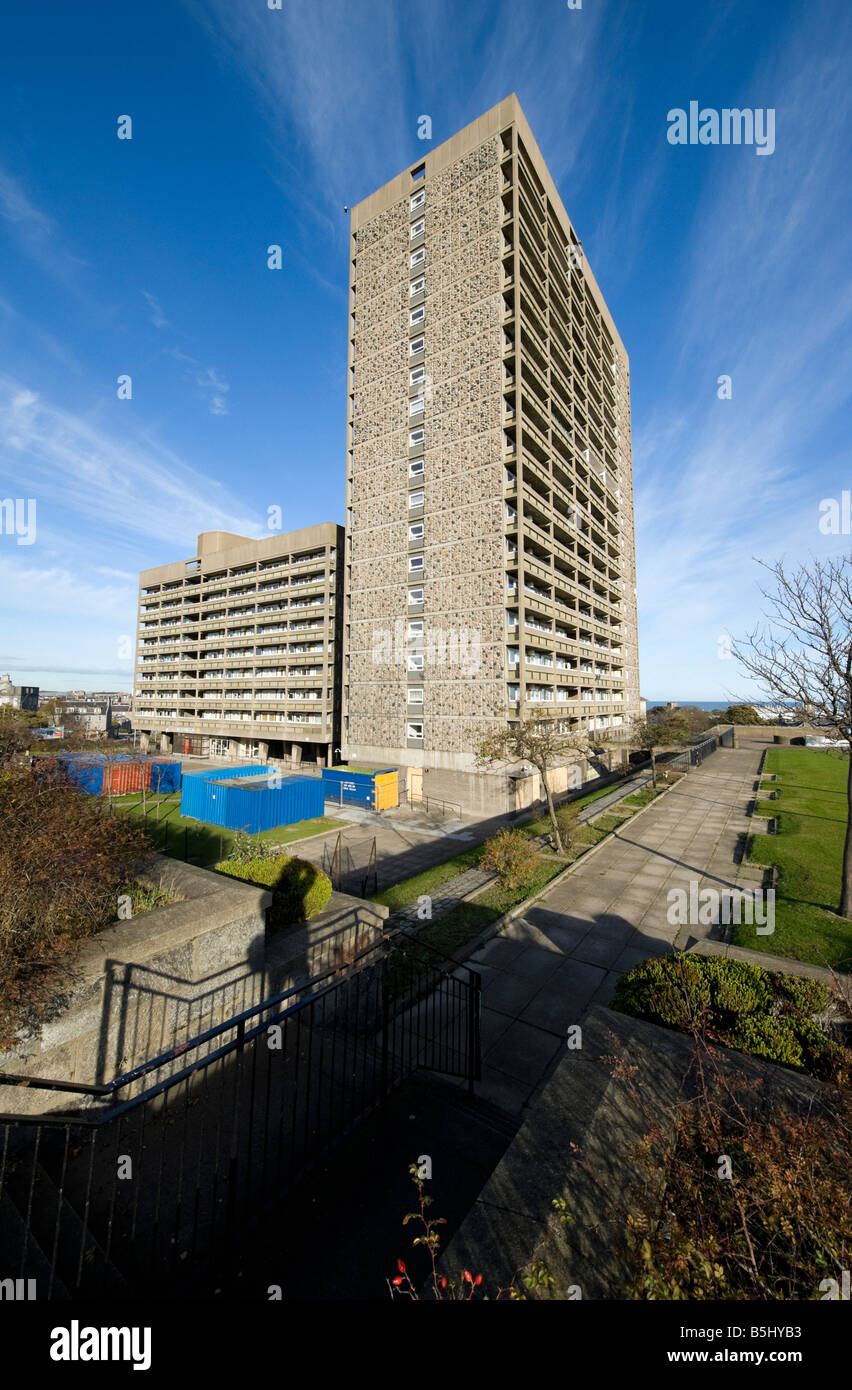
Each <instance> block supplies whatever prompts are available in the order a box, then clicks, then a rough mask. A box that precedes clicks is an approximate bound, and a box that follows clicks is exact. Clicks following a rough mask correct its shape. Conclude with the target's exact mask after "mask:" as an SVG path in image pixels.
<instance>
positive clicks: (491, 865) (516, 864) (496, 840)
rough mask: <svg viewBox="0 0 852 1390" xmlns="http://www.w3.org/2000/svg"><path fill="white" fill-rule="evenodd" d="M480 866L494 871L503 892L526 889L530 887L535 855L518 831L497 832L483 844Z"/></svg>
mask: <svg viewBox="0 0 852 1390" xmlns="http://www.w3.org/2000/svg"><path fill="white" fill-rule="evenodd" d="M479 862H480V865H481V866H482V868H483V869H493V870H494V872H495V873H496V874H497V877H498V878H499V880H500V883H501V885H502V886H503V887H504V888H509V889H515V888H525V887H527V886H529V885H531V884H532V882H533V880H534V878H535V871H536V866H537V864H538V852H537V850H536V848H535V845H534V844H533V843H532V841H531V840H530V839H529V838H528V837H527V836H526V835H524V834H523V832H522V831H520V830H500V831H498V833H497V834H496V835H494V836H493V837H492V838H491V839H490V840H488V841H486V844H485V848H484V850H483V852H482V857H481V859H480V861H479Z"/></svg>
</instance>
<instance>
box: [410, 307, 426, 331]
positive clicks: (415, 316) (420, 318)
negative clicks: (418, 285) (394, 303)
mask: <svg viewBox="0 0 852 1390" xmlns="http://www.w3.org/2000/svg"><path fill="white" fill-rule="evenodd" d="M425 320H426V308H425V306H424V305H423V304H421V305H420V306H419V307H418V308H417V309H412V311H411V313H410V314H409V315H408V322H409V325H410V326H411V327H412V328H414V327H415V326H416V325H417V324H418V323H424V322H425Z"/></svg>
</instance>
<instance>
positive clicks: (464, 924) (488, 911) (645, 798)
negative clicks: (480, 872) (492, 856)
mask: <svg viewBox="0 0 852 1390" xmlns="http://www.w3.org/2000/svg"><path fill="white" fill-rule="evenodd" d="M612 790H613V789H612V787H605V788H601V789H599V790H598V791H597V792H592V793H590V794H589V795H588V796H585V797H582V798H581V799H580V801H579V802H575V803H574V805H579V806H581V807H582V806H585V805H588V804H589V803H590V802H592V801H596V800H597V799H598V797H601V796H605V795H606V794H607V792H611V791H612ZM658 795H659V792H656V791H654V790H653V789H652V788H647V789H644V790H642V791H639V792H636V793H634V794H633V795H631V796H627V797H624V799H623V800H622V801H621V802H620V803H618V804H617V805H615V806H613V807H612V809H611V810H609V811H605V812H604V813H603V815H601V816H599V817H598V818H597V820H596V821H595V823H594V825H591V824H588V823H586V824H583V825H581V826H579V827H578V834H577V840H576V843H575V844H574V845H573V846H572V848H571V850H569V852H568V853H567V854H565V855H561V856H557V855H555V854H554V852H553V851H552V850H551V849H549V848H546V849H543V850H542V851H541V853H540V855H539V859H538V865H537V868H536V872H535V875H534V877H533V880H532V883H531V884H530V885H529V886H528V887H526V888H521V889H515V890H512V891H509V890H508V889H505V888H502V887H501V886H500V884H499V883H493V884H491V886H490V887H488V888H486V889H484V890H483V892H481V893H478V894H477V896H476V897H475V898H473V899H471V900H470V901H468V902H464V903H459V905H458V906H457V907H454V908H453V909H452V911H451V912H448V913H447V914H446V915H445V916H444V917H439V918H437V919H436V920H435V921H434V922H433V923H430V924H428V925H426V926H423V927H421V928H420V929H419V930H418V932H417V940H418V941H423V942H425V943H426V945H428V946H432V947H434V948H435V950H438V951H442V952H444V953H445V954H446V955H456V954H457V952H458V951H459V950H460V949H461V948H462V947H464V946H466V945H467V944H468V943H469V942H471V941H473V940H475V939H476V937H478V936H479V935H480V933H481V932H483V931H484V930H485V928H486V927H488V926H490V925H491V923H492V922H496V921H497V919H498V917H502V916H503V915H504V914H505V913H507V912H509V911H510V910H511V908H513V907H517V905H518V904H519V903H522V902H524V901H525V899H527V898H532V897H535V895H536V894H537V893H540V892H541V890H542V888H544V887H546V885H547V884H548V883H549V882H550V880H551V879H552V878H555V877H556V875H557V874H561V873H562V871H563V869H565V868H567V867H568V866H569V865H570V864H572V863H573V862H574V861H575V860H577V859H579V858H580V856H581V855H583V854H585V853H586V850H588V849H591V848H592V846H593V845H597V844H599V843H600V841H601V840H603V839H604V838H605V837H606V836H607V835H609V834H610V833H611V832H612V831H613V830H617V829H618V827H619V826H620V825H623V824H624V822H625V821H628V820H630V818H631V816H633V815H635V813H636V811H637V810H639V809H641V807H642V806H647V805H648V803H649V802H650V801H653V800H654V798H655V797H656V796H658ZM517 828H518V829H519V830H521V831H523V832H524V834H527V835H530V836H531V837H534V836H537V835H542V834H547V833H549V831H550V828H551V827H550V820H549V818H548V817H545V818H544V819H542V820H536V821H528V822H527V823H526V824H525V825H519V826H518V827H517ZM482 850H483V846H482V845H477V846H476V847H474V848H472V849H469V850H465V851H464V853H463V854H457V855H455V856H454V857H453V858H452V859H447V860H446V861H445V862H444V863H443V864H438V865H436V866H435V867H434V868H432V869H427V870H426V871H425V872H424V873H422V874H417V875H416V876H415V877H414V878H409V879H405V880H403V882H402V883H397V884H394V886H393V887H392V888H386V889H385V890H384V892H382V893H378V894H375V895H374V896H373V899H372V901H374V902H380V903H384V904H385V905H386V906H387V907H389V908H390V909H391V911H392V912H395V911H397V910H398V909H399V908H401V907H406V906H407V905H408V904H409V903H412V902H414V901H415V899H416V898H418V897H420V895H421V894H429V893H432V892H434V890H435V889H436V888H438V887H440V885H441V884H443V883H446V882H447V881H448V880H449V879H451V878H455V876H456V875H457V874H460V873H463V872H464V870H465V869H470V868H475V867H476V865H477V864H478V863H479V860H480V858H481V855H482Z"/></svg>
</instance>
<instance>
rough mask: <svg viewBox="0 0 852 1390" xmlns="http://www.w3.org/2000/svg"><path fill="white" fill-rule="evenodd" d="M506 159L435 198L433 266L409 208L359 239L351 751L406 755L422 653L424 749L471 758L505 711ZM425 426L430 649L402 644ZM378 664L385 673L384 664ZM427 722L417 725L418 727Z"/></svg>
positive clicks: (481, 156) (452, 172) (469, 163)
mask: <svg viewBox="0 0 852 1390" xmlns="http://www.w3.org/2000/svg"><path fill="white" fill-rule="evenodd" d="M499 159H500V152H499V142H498V140H497V139H494V140H489V141H487V142H486V143H485V144H483V145H481V146H480V147H479V148H478V149H476V150H474V151H472V152H471V153H470V154H467V155H465V156H464V158H462V159H459V160H458V161H457V162H456V163H455V164H453V165H451V166H449V167H448V168H446V169H445V170H443V171H442V172H441V173H440V174H438V175H436V176H435V177H434V178H432V179H431V180H430V181H428V183H427V185H426V206H425V209H424V214H423V215H424V217H425V222H426V234H425V247H426V263H425V267H423V268H421V269H419V270H418V271H416V272H413V271H412V270H411V268H410V265H409V257H410V254H411V252H410V237H409V228H410V224H411V217H410V210H409V198H408V195H406V196H405V197H404V198H402V199H401V200H400V202H399V203H397V204H396V205H395V206H394V207H392V208H389V209H387V210H386V211H385V212H383V213H381V215H380V216H378V217H376V218H375V219H373V221H372V222H370V223H368V224H367V226H365V227H362V228H360V229H359V231H358V243H357V277H356V286H357V300H356V308H355V359H354V367H355V406H354V414H353V419H352V427H353V428H352V450H353V464H352V479H353V492H352V525H351V535H352V608H351V619H350V621H351V637H350V646H349V651H350V668H349V685H350V700H349V710H350V728H349V738H350V740H351V742H352V743H355V744H362V745H370V746H375V747H404V746H405V743H406V723H407V721H408V719H409V718H412V717H414V712H413V710H412V709H411V708H410V707H409V706H408V703H407V690H408V684H409V682H408V677H407V659H406V658H407V652H408V651H409V650H411V651H414V650H418V649H422V651H423V654H424V668H425V669H424V677H423V685H424V687H425V692H426V696H425V707H424V712H423V722H424V749H426V750H429V749H433V750H441V751H447V752H460V753H470V751H471V742H472V734H473V729H474V728H475V727H479V726H480V725H481V723H482V721H483V720H484V719H487V718H490V717H493V715H494V712H495V710H496V709H497V708H498V707H500V706H502V704H503V702H504V692H503V660H504V658H503V645H502V644H503V631H504V594H503V584H504V567H503V539H502V532H503V526H502V505H503V504H502V462H501V450H502V433H501V399H502V389H501V371H502V367H501V353H502V341H501V335H502V329H501V313H502V296H501V237H502V233H501V230H500V221H501V216H502V207H501V200H500V166H499ZM414 274H425V277H426V299H425V306H426V323H425V328H424V330H423V331H424V332H425V336H426V354H425V367H426V383H425V391H424V394H425V397H426V403H425V414H424V416H423V417H421V418H420V419H418V420H414V421H412V420H410V418H409V395H410V392H409V369H410V354H409V348H408V344H409V338H410V326H409V312H410V296H409V288H408V287H409V283H410V280H411V278H412V276H413V275H414ZM421 422H422V423H423V425H424V427H425V430H426V441H425V447H424V449H423V451H422V452H423V457H424V459H425V478H424V482H423V487H424V491H425V509H424V516H423V520H424V522H425V541H424V545H423V547H422V553H423V555H424V557H425V571H424V579H423V585H424V588H425V591H426V602H425V605H424V610H423V613H422V615H420V614H418V615H417V616H418V618H419V617H421V616H422V619H423V622H424V625H425V632H424V639H423V646H422V648H416V647H414V646H413V645H412V646H409V645H408V643H407V623H408V619H409V611H408V589H409V586H410V585H411V584H417V583H419V582H420V580H419V578H418V577H417V576H416V575H412V574H411V573H410V572H409V568H408V561H409V553H410V547H409V535H408V526H409V509H408V492H409V473H408V463H409V440H408V435H409V430H410V428H412V426H413V425H417V424H420V423H421ZM377 658H378V659H377ZM417 717H418V718H419V717H420V716H419V714H418V715H417Z"/></svg>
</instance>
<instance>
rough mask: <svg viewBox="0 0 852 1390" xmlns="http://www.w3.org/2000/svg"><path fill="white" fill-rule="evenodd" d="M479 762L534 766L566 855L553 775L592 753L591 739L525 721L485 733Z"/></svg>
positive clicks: (559, 844)
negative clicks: (555, 805)
mask: <svg viewBox="0 0 852 1390" xmlns="http://www.w3.org/2000/svg"><path fill="white" fill-rule="evenodd" d="M475 751H476V761H477V763H478V765H479V766H480V767H487V766H493V765H494V764H495V763H505V764H507V765H509V764H512V763H532V765H533V767H534V768H535V770H536V772H537V773H538V775H539V777H540V778H541V784H542V787H543V788H544V795H545V797H546V799H547V814H548V815H549V816H550V823H551V825H552V827H553V839H554V842H555V845H556V849H557V851H558V852H559V853H560V854H562V853H563V848H562V836H561V834H560V832H559V824H558V821H557V819H556V808H555V807H554V805H553V793H552V791H551V788H550V773H551V772H552V771H553V769H554V768H556V767H564V766H565V764H566V763H570V762H575V761H576V760H577V759H578V758H581V757H585V756H586V755H587V754H588V753H589V752H590V751H591V745H590V743H589V739H588V736H587V735H586V734H585V733H583V732H582V731H581V730H577V731H576V732H573V733H561V732H560V731H559V730H558V729H557V727H556V725H555V724H554V723H553V722H547V721H544V720H539V719H522V720H519V722H518V723H517V724H507V725H506V726H505V727H504V728H500V729H493V730H488V731H483V732H482V733H479V734H477V735H476V743H475Z"/></svg>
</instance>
